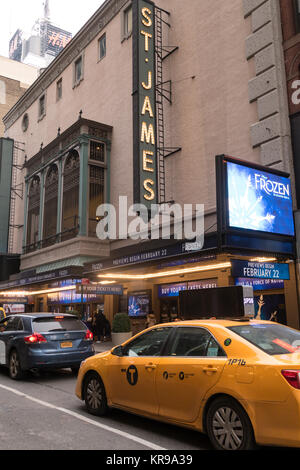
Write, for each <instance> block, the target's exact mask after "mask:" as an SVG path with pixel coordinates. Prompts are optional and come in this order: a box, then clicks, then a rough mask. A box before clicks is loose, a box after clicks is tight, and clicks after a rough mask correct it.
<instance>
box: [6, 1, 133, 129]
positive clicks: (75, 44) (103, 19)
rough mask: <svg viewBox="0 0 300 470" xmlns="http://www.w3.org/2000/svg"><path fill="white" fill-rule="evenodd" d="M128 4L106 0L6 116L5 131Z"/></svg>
mask: <svg viewBox="0 0 300 470" xmlns="http://www.w3.org/2000/svg"><path fill="white" fill-rule="evenodd" d="M126 3H128V0H106V2H104V4H103V5H102V6H101V7H100V8H99V10H97V11H96V13H95V14H94V15H93V16H92V17H91V18H90V19H89V21H88V22H87V23H86V24H85V25H84V26H83V27H82V28H81V30H80V31H79V32H78V33H77V34H76V36H74V38H73V39H72V41H71V42H70V43H69V44H68V45H67V47H66V48H65V49H64V50H63V51H62V52H61V53H60V54H59V56H58V57H57V58H56V59H54V61H53V62H52V63H51V64H50V65H49V66H48V67H47V69H46V70H45V71H44V72H43V73H42V74H41V75H40V77H38V78H37V79H36V81H35V82H34V83H33V84H32V85H31V87H30V88H28V90H27V91H26V92H25V93H24V95H22V97H21V98H20V99H19V100H18V101H17V103H16V104H15V105H14V106H13V107H12V108H11V109H10V111H9V112H8V113H7V114H6V115H5V116H4V118H3V122H4V124H5V130H7V129H9V128H10V127H11V126H12V125H13V124H14V123H15V122H16V121H17V120H18V119H19V118H20V116H22V115H23V114H24V113H25V112H26V110H27V109H28V108H29V107H30V106H31V105H32V104H33V103H34V102H35V101H36V100H37V99H38V98H39V97H40V96H41V94H42V93H44V92H45V90H46V89H47V88H48V87H49V86H50V85H51V84H52V83H53V82H54V81H55V80H56V79H57V78H58V77H59V76H60V75H61V74H62V72H63V71H64V70H65V69H66V68H67V67H68V66H69V65H70V64H72V63H73V62H74V60H75V59H76V58H77V57H78V56H79V55H80V54H81V53H82V51H83V50H84V49H85V48H86V47H87V46H88V45H89V43H90V42H91V41H92V40H93V39H94V38H95V37H96V36H97V35H98V34H99V33H100V32H101V31H102V30H103V29H104V28H105V27H106V25H107V24H108V23H109V22H110V21H111V20H112V19H113V18H114V17H115V16H116V15H117V14H118V13H119V11H120V10H121V9H122V8H123V7H124V5H125V4H126Z"/></svg>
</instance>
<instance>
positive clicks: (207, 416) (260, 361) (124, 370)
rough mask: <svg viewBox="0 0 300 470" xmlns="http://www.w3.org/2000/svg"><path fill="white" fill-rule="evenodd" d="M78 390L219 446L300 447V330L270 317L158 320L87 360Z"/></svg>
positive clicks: (96, 402) (96, 409) (95, 404)
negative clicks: (159, 322)
mask: <svg viewBox="0 0 300 470" xmlns="http://www.w3.org/2000/svg"><path fill="white" fill-rule="evenodd" d="M76 395H77V397H78V398H79V399H81V400H84V401H85V403H86V407H87V410H88V412H89V413H91V414H93V415H98V416H101V415H104V414H105V413H106V412H107V410H108V409H109V408H119V409H122V410H125V411H128V412H131V413H135V414H139V415H143V416H146V417H148V418H149V417H150V418H154V419H157V420H161V421H165V422H168V423H172V424H175V425H179V426H184V427H189V428H191V429H194V430H198V431H200V432H202V433H206V434H207V435H208V437H209V439H210V441H211V443H212V445H213V447H214V448H215V449H221V450H245V449H252V448H254V447H255V445H256V444H258V445H276V446H288V447H291V446H293V447H300V332H299V331H297V330H294V329H292V328H289V327H286V326H283V325H280V324H277V323H273V322H266V321H256V320H249V319H246V318H242V319H237V320H212V319H211V320H191V321H182V322H176V323H167V324H162V325H157V326H154V327H152V328H149V329H148V330H145V331H143V332H142V333H140V334H138V335H136V336H135V337H133V338H131V339H130V340H129V341H127V342H126V343H124V344H123V345H121V346H118V347H116V348H114V349H112V350H111V351H107V352H104V353H101V354H98V355H96V356H93V357H91V358H88V359H87V360H85V361H84V362H83V363H82V364H81V367H80V371H79V374H78V379H77V384H76Z"/></svg>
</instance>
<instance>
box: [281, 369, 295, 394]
mask: <svg viewBox="0 0 300 470" xmlns="http://www.w3.org/2000/svg"><path fill="white" fill-rule="evenodd" d="M281 373H282V375H283V377H284V378H285V379H286V380H287V381H288V383H289V384H290V385H291V386H292V387H294V388H297V389H298V390H300V370H282V371H281Z"/></svg>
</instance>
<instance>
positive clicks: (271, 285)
mask: <svg viewBox="0 0 300 470" xmlns="http://www.w3.org/2000/svg"><path fill="white" fill-rule="evenodd" d="M235 285H236V286H251V287H253V290H254V291H257V290H270V289H283V288H284V281H282V280H276V279H251V278H242V277H238V278H237V279H235Z"/></svg>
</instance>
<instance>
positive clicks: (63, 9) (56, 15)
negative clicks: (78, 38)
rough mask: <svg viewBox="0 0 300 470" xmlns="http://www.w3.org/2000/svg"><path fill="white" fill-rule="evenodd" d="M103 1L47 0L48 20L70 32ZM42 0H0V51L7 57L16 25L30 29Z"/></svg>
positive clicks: (41, 6) (27, 30) (25, 30)
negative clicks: (48, 7) (48, 8)
mask: <svg viewBox="0 0 300 470" xmlns="http://www.w3.org/2000/svg"><path fill="white" fill-rule="evenodd" d="M102 3H104V0H85V1H82V0H49V6H50V20H51V22H52V23H53V24H55V25H56V26H59V27H60V28H62V29H65V30H66V31H70V32H71V33H72V34H73V36H75V34H76V33H77V31H79V30H80V28H81V27H82V26H83V25H84V24H85V23H86V22H87V20H88V19H89V18H90V17H91V16H92V15H93V14H94V13H95V11H96V10H97V9H98V8H99V7H100V6H101V5H102ZM43 5H44V0H1V14H0V55H2V56H5V57H8V48H9V40H10V38H11V37H12V36H13V34H14V33H15V32H16V30H17V29H18V28H19V29H21V30H22V31H24V32H27V33H30V31H31V29H32V27H33V25H34V23H35V21H36V20H37V19H38V18H39V17H42V16H43V12H44V7H43Z"/></svg>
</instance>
